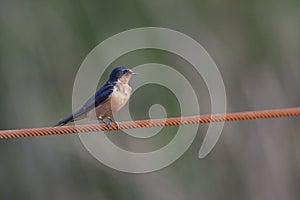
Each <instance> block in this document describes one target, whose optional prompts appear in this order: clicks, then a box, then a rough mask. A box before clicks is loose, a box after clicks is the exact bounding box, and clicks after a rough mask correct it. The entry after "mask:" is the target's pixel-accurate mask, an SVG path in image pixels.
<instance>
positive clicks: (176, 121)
mask: <svg viewBox="0 0 300 200" xmlns="http://www.w3.org/2000/svg"><path fill="white" fill-rule="evenodd" d="M292 116H300V107H296V108H286V109H276V110H262V111H253V112H238V113H226V114H212V115H198V116H188V117H177V118H166V119H152V120H136V121H124V122H120V123H119V125H120V129H131V128H147V127H156V126H179V125H188V124H204V123H211V122H222V121H237V120H251V119H264V118H275V117H292ZM107 130H118V127H117V126H116V124H114V123H112V124H111V127H110V128H109V129H108V128H107V127H106V126H105V125H104V124H103V123H99V124H84V125H77V126H60V127H45V128H28V129H17V130H2V131H0V139H7V138H20V137H33V136H46V135H61V134H72V133H86V132H97V131H107Z"/></svg>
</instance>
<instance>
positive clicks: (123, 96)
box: [111, 84, 131, 113]
mask: <svg viewBox="0 0 300 200" xmlns="http://www.w3.org/2000/svg"><path fill="white" fill-rule="evenodd" d="M130 94H131V87H130V86H129V85H127V84H126V85H122V86H119V87H118V86H117V87H116V88H115V89H114V91H113V93H112V95H111V111H112V112H113V113H114V112H118V111H119V110H120V109H121V108H122V107H123V106H124V105H125V104H126V103H127V101H128V99H129V97H130Z"/></svg>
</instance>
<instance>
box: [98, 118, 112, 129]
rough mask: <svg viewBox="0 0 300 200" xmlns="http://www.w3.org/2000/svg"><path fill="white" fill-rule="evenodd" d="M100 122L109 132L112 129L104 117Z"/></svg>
mask: <svg viewBox="0 0 300 200" xmlns="http://www.w3.org/2000/svg"><path fill="white" fill-rule="evenodd" d="M99 120H100V121H101V122H102V123H104V124H105V126H106V128H107V130H108V131H109V130H110V127H111V126H110V122H107V121H105V120H104V119H103V118H102V117H99Z"/></svg>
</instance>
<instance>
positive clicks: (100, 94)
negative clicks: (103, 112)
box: [73, 82, 114, 119]
mask: <svg viewBox="0 0 300 200" xmlns="http://www.w3.org/2000/svg"><path fill="white" fill-rule="evenodd" d="M113 90H114V84H113V83H111V82H106V83H105V84H104V85H103V86H102V87H101V88H100V89H99V90H98V91H97V92H96V93H95V95H93V96H92V97H91V98H89V99H88V100H87V101H86V102H85V103H84V104H83V106H82V107H80V108H79V109H77V110H76V111H75V112H74V113H73V118H74V119H76V118H80V116H82V115H84V114H86V113H87V112H89V111H90V110H92V109H93V108H95V107H97V106H98V105H99V104H101V103H102V102H104V101H105V100H106V99H107V98H108V97H109V96H110V95H111V93H112V92H113Z"/></svg>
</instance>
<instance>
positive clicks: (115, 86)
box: [55, 67, 135, 128]
mask: <svg viewBox="0 0 300 200" xmlns="http://www.w3.org/2000/svg"><path fill="white" fill-rule="evenodd" d="M134 74H135V73H134V72H133V71H132V70H131V69H129V68H127V67H117V68H115V69H113V70H112V71H111V73H110V76H109V79H108V81H106V83H105V84H104V85H103V86H102V87H101V88H100V89H99V90H98V91H97V92H96V93H95V94H94V95H93V96H92V97H91V98H89V99H88V100H87V101H86V102H85V103H84V104H83V105H82V106H81V107H80V108H78V109H77V110H76V111H75V112H74V113H73V114H71V115H69V116H68V117H66V118H65V119H63V120H61V121H59V122H58V123H57V124H56V125H55V126H63V125H65V124H67V123H69V122H72V121H76V120H80V119H83V118H89V119H92V120H100V121H101V122H103V123H105V125H106V126H107V127H108V128H109V127H110V122H114V123H115V124H116V125H117V126H118V128H119V124H118V122H116V121H115V120H113V119H112V118H111V115H112V114H113V113H115V112H117V111H119V110H120V109H121V108H122V107H123V106H124V105H125V104H126V102H127V101H128V99H129V96H130V94H131V90H132V89H131V87H130V86H129V85H128V82H129V80H130V78H131V76H132V75H134ZM105 119H108V120H109V122H107V121H105Z"/></svg>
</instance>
